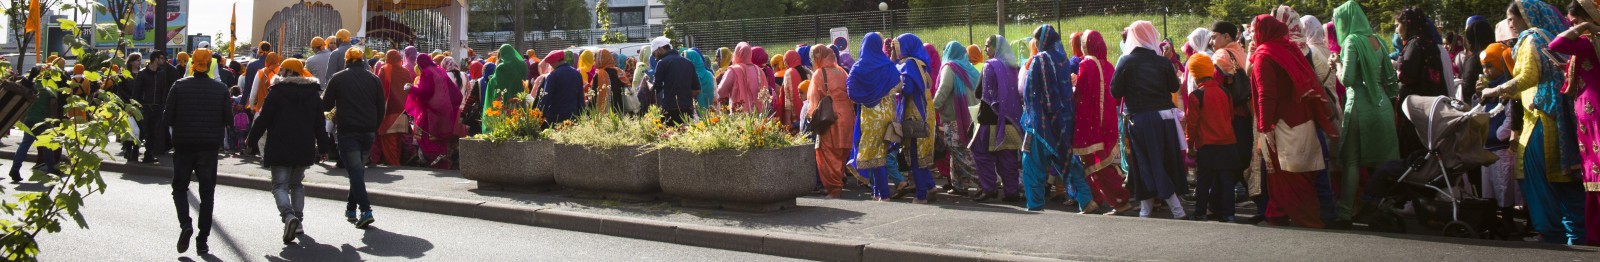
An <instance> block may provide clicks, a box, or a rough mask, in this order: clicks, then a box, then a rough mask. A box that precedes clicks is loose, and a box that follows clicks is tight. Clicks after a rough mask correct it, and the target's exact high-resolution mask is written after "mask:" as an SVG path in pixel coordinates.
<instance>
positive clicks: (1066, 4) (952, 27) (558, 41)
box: [468, 0, 1210, 52]
mask: <svg viewBox="0 0 1600 262" xmlns="http://www.w3.org/2000/svg"><path fill="white" fill-rule="evenodd" d="M978 2H984V3H974V4H969V5H959V6H947V7H936V8H915V9H900V10H889V11H872V12H855V13H837V14H824V15H805V16H788V17H771V18H752V19H737V20H723V21H710V22H685V23H669V24H671V27H672V30H674V31H675V34H676V35H677V36H678V37H679V38H680V39H675V40H680V41H682V43H684V44H685V45H687V47H701V48H708V47H729V46H733V45H735V44H737V43H738V42H750V43H753V44H757V45H767V46H782V45H787V44H793V43H824V42H827V41H828V38H829V35H830V31H831V30H832V29H834V28H840V27H843V28H847V29H848V30H849V32H850V37H851V38H859V37H860V36H861V35H863V34H865V33H866V32H874V31H876V32H915V33H919V34H924V33H934V34H936V35H937V36H938V37H949V38H951V39H955V40H964V41H966V42H971V41H973V40H981V39H983V38H985V37H986V36H988V35H993V34H995V33H996V31H997V29H996V23H997V15H998V14H997V13H996V10H997V8H996V7H997V4H996V3H995V2H993V1H978ZM1191 2H1193V1H1183V0H1011V1H1007V3H1006V5H1005V21H1006V24H1007V25H1008V29H1007V30H1006V31H1008V32H1011V33H1013V34H1025V32H1027V31H1028V30H1032V29H1033V28H1032V26H1036V25H1037V24H1040V23H1052V24H1057V25H1058V27H1060V28H1063V29H1065V30H1074V31H1075V30H1082V29H1086V28H1101V30H1102V31H1104V30H1106V29H1105V28H1106V27H1108V26H1109V25H1103V24H1097V25H1087V24H1072V25H1065V24H1061V23H1062V22H1064V21H1068V20H1071V19H1073V18H1080V17H1088V16H1099V15H1136V16H1138V17H1139V19H1147V20H1152V21H1154V22H1156V26H1158V27H1161V28H1162V29H1164V30H1166V29H1170V30H1168V32H1169V34H1163V35H1167V36H1168V37H1171V38H1177V37H1181V36H1182V34H1186V33H1187V32H1188V30H1189V29H1193V28H1195V27H1201V26H1208V25H1210V21H1209V20H1208V19H1207V20H1206V21H1204V23H1201V22H1200V21H1201V20H1196V19H1194V18H1196V17H1203V16H1204V14H1205V10H1204V6H1203V5H1199V4H1193V3H1191ZM1179 16H1182V17H1188V18H1190V19H1186V20H1182V21H1172V22H1171V23H1163V22H1162V21H1160V20H1162V19H1163V18H1166V17H1179ZM1129 22H1132V21H1131V20H1129V21H1107V23H1118V24H1119V25H1117V26H1118V27H1117V28H1120V27H1121V26H1126V25H1127V24H1128V23H1129ZM1013 26H1014V27H1013ZM665 29H666V26H662V25H652V26H624V27H615V28H612V29H611V30H559V31H529V32H525V33H524V34H523V39H522V40H523V41H522V44H521V45H518V46H516V50H527V49H530V48H531V49H535V50H538V51H541V52H542V51H545V50H553V49H561V48H568V47H574V46H589V45H599V44H602V43H601V41H600V38H601V36H602V35H605V34H607V33H614V34H623V35H626V36H628V42H630V43H641V42H647V41H649V39H650V38H652V37H656V36H661V35H662V34H663V32H664V30H665ZM1172 34H1178V35H1176V36H1174V35H1172ZM513 35H514V34H513V33H512V32H472V33H469V34H468V46H469V47H471V48H473V49H476V50H480V51H481V50H495V49H498V48H499V47H500V45H502V44H512V43H513V42H515V41H512V40H513V38H514V36H513ZM1107 36H1108V37H1114V36H1115V33H1114V32H1108V33H1107ZM939 40H947V39H939ZM1107 40H1113V41H1114V39H1110V38H1108V39H1107ZM779 49H781V47H780V48H779ZM768 51H780V52H781V50H775V49H773V48H768Z"/></svg>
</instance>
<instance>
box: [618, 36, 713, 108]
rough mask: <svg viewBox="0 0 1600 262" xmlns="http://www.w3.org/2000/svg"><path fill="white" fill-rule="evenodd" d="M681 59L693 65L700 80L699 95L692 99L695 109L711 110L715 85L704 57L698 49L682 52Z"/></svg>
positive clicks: (637, 76) (639, 76) (636, 76)
mask: <svg viewBox="0 0 1600 262" xmlns="http://www.w3.org/2000/svg"><path fill="white" fill-rule="evenodd" d="M683 58H684V59H688V60H689V63H692V64H694V73H695V76H698V78H699V79H700V95H699V96H696V97H695V98H694V103H695V104H696V105H697V106H696V108H700V109H705V108H711V105H712V101H715V99H716V97H717V83H716V82H712V81H711V70H709V69H706V57H705V55H701V54H700V50H698V49H693V48H690V49H689V51H686V52H683ZM641 77H644V75H635V76H634V78H635V79H637V78H641ZM636 88H637V87H636Z"/></svg>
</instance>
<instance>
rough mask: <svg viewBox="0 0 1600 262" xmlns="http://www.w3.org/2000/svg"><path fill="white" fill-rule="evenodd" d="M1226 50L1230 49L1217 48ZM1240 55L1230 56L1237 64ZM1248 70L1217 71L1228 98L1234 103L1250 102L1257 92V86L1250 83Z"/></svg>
mask: <svg viewBox="0 0 1600 262" xmlns="http://www.w3.org/2000/svg"><path fill="white" fill-rule="evenodd" d="M1225 51H1228V50H1217V52H1225ZM1238 57H1239V56H1237V55H1234V56H1228V58H1229V59H1232V60H1233V64H1235V65H1238V64H1239V60H1238ZM1248 72H1249V70H1244V68H1239V70H1237V71H1235V72H1222V71H1221V70H1218V71H1217V76H1218V78H1220V79H1221V80H1222V90H1223V91H1224V92H1225V93H1228V98H1230V100H1233V104H1234V105H1245V104H1249V103H1250V96H1251V94H1252V93H1254V92H1255V88H1254V87H1252V86H1251V84H1250V73H1248Z"/></svg>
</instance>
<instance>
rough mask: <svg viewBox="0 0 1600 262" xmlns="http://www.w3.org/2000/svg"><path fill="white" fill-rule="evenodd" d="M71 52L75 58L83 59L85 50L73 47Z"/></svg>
mask: <svg viewBox="0 0 1600 262" xmlns="http://www.w3.org/2000/svg"><path fill="white" fill-rule="evenodd" d="M71 52H72V56H74V57H83V48H77V47H73V48H72V50H71Z"/></svg>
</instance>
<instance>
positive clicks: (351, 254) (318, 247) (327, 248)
mask: <svg viewBox="0 0 1600 262" xmlns="http://www.w3.org/2000/svg"><path fill="white" fill-rule="evenodd" d="M266 259H267V261H360V260H361V254H360V253H358V252H356V248H355V247H353V246H350V244H344V245H340V246H339V247H334V246H333V245H328V244H322V243H317V239H315V238H311V236H307V235H300V236H299V237H298V238H297V240H296V242H295V243H293V244H288V245H284V246H283V251H281V252H278V256H272V255H267V256H266Z"/></svg>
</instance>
